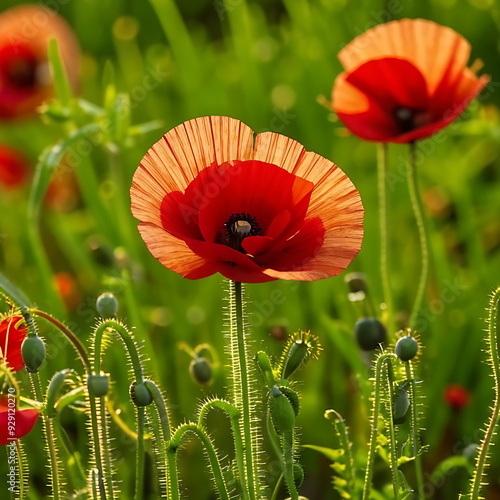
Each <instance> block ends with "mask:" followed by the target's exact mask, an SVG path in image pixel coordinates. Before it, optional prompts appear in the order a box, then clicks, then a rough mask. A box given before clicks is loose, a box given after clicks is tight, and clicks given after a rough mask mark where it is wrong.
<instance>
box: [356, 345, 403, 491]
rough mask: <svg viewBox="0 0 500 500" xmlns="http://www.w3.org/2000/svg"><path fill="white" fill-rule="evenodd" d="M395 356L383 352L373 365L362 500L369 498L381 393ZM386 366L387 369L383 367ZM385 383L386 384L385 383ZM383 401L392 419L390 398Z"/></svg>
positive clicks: (394, 469)
mask: <svg viewBox="0 0 500 500" xmlns="http://www.w3.org/2000/svg"><path fill="white" fill-rule="evenodd" d="M395 357H396V356H395V354H393V353H390V352H385V353H384V352H383V353H382V354H380V355H379V357H378V358H377V363H376V365H375V388H374V394H373V410H372V418H371V431H370V443H369V445H368V463H367V464H366V471H365V482H364V485H363V496H362V500H368V499H369V498H370V491H371V487H372V478H373V467H374V463H375V453H376V449H377V445H378V440H377V436H378V423H379V422H378V421H379V416H380V403H381V402H382V400H383V391H384V385H385V387H389V381H388V379H389V370H392V361H391V360H392V359H393V358H395ZM385 365H387V368H386V367H385ZM389 365H391V368H389ZM386 381H387V383H386ZM385 401H387V402H388V406H389V404H391V411H390V415H389V418H391V419H392V397H390V396H389V398H387V397H386V398H385ZM389 427H390V428H391V441H392V443H391V469H392V473H393V482H394V492H395V495H396V496H395V497H394V498H398V497H397V494H398V493H397V492H399V484H398V482H399V480H398V479H397V477H398V471H397V460H396V461H394V454H393V447H394V444H393V443H394V441H393V438H394V435H393V430H394V429H393V425H392V426H391V424H389Z"/></svg>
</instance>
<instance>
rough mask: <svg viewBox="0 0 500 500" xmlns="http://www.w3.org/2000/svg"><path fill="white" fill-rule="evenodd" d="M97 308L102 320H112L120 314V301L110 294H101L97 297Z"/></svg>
mask: <svg viewBox="0 0 500 500" xmlns="http://www.w3.org/2000/svg"><path fill="white" fill-rule="evenodd" d="M96 307H97V312H98V313H99V316H101V318H112V317H114V316H116V313H117V312H118V300H116V297H115V296H114V295H113V294H112V293H110V292H105V293H101V295H99V297H97V302H96Z"/></svg>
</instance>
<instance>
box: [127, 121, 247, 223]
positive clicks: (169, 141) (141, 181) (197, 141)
mask: <svg viewBox="0 0 500 500" xmlns="http://www.w3.org/2000/svg"><path fill="white" fill-rule="evenodd" d="M252 143H253V132H252V130H251V129H250V128H249V127H247V126H246V125H244V124H243V123H242V122H240V121H239V120H235V119H234V118H229V117H225V116H209V117H203V118H196V119H194V120H190V121H187V122H185V123H183V124H181V125H179V126H177V127H175V128H173V129H172V130H170V131H169V132H168V133H167V134H165V135H164V136H163V137H162V138H161V139H160V140H159V141H158V142H156V144H154V145H153V146H152V147H151V149H150V150H149V151H148V152H147V153H146V155H145V156H144V158H143V159H142V161H141V164H140V166H139V168H138V169H137V171H136V172H135V174H134V177H133V180H132V188H131V190H130V194H131V199H132V213H133V214H134V217H136V218H137V219H139V220H141V221H143V222H152V223H153V224H156V225H158V226H161V220H160V212H161V209H160V206H161V203H162V201H163V198H164V197H165V195H166V194H168V193H170V192H172V191H181V192H184V191H185V190H186V188H187V187H188V185H189V184H190V183H191V182H192V181H193V180H194V179H195V178H196V177H197V176H198V174H199V173H200V172H201V171H202V170H203V169H205V168H206V167H208V166H209V165H212V164H216V165H221V164H223V163H225V162H228V161H234V160H247V159H250V157H251V151H252Z"/></svg>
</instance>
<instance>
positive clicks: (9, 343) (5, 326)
mask: <svg viewBox="0 0 500 500" xmlns="http://www.w3.org/2000/svg"><path fill="white" fill-rule="evenodd" d="M22 319H23V318H22V316H8V317H6V318H4V319H3V320H2V321H1V322H0V359H2V358H3V360H4V361H6V362H7V365H8V367H9V368H10V369H11V370H12V371H18V370H22V369H23V368H24V361H23V357H22V355H21V345H22V343H23V340H24V337H26V332H27V328H26V325H25V324H21V325H19V326H18V323H19V322H20V321H21V320H22Z"/></svg>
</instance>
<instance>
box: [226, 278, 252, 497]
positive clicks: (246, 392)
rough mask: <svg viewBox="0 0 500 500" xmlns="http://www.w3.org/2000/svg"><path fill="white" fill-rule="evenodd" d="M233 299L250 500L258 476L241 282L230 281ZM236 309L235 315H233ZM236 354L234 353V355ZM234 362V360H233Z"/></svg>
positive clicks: (232, 331) (233, 318)
mask: <svg viewBox="0 0 500 500" xmlns="http://www.w3.org/2000/svg"><path fill="white" fill-rule="evenodd" d="M229 283H230V285H229V286H230V297H231V337H232V340H233V342H232V344H234V340H235V341H236V344H237V351H238V352H237V355H238V360H237V362H238V364H239V370H238V374H239V377H240V380H237V381H236V382H237V383H236V384H235V385H236V387H235V389H236V390H239V391H240V397H241V406H242V408H241V410H242V415H243V448H244V453H245V465H246V482H247V487H248V495H249V498H250V500H254V499H255V498H257V492H258V486H257V474H256V472H257V471H256V470H255V455H254V442H253V433H252V407H251V404H250V382H249V377H248V364H247V352H246V351H247V349H246V342H245V333H244V330H243V296H242V285H241V283H240V282H239V281H232V280H231V281H230V282H229ZM233 308H234V314H233ZM234 354H235V353H234V352H233V355H234ZM233 362H234V360H233Z"/></svg>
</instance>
